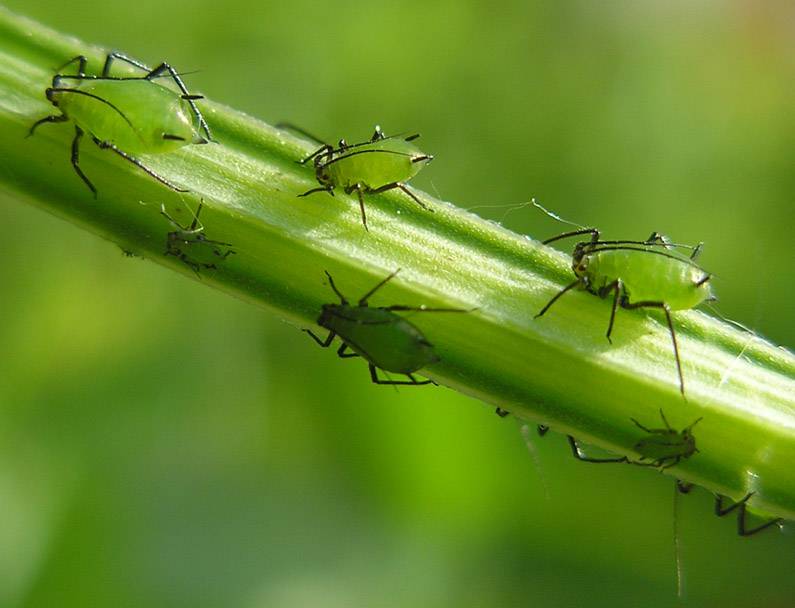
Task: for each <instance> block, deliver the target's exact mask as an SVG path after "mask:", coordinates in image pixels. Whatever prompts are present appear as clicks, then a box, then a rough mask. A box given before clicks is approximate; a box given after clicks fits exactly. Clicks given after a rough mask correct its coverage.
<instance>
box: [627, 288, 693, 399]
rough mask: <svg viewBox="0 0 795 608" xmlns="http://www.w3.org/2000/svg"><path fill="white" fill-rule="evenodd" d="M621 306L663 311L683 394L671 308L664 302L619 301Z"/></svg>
mask: <svg viewBox="0 0 795 608" xmlns="http://www.w3.org/2000/svg"><path fill="white" fill-rule="evenodd" d="M621 306H622V307H623V308H626V309H627V310H632V309H634V308H660V309H662V311H663V312H664V313H665V320H666V321H667V322H668V331H669V332H670V333H671V342H672V343H673V345H674V359H676V373H677V374H678V375H679V392H680V393H682V396H683V397H684V396H685V378H684V376H683V374H682V361H681V360H680V359H679V346H678V345H677V343H676V332H675V331H674V324H673V321H672V320H671V309H670V308H668V305H667V304H666V303H665V302H635V303H634V304H630V303H629V302H621Z"/></svg>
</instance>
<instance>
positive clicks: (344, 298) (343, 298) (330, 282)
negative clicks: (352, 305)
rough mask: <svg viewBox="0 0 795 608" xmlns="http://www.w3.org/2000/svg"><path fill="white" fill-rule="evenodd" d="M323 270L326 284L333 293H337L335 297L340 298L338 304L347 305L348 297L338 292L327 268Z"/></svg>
mask: <svg viewBox="0 0 795 608" xmlns="http://www.w3.org/2000/svg"><path fill="white" fill-rule="evenodd" d="M323 272H325V273H326V277H328V284H329V286H330V287H331V290H332V291H333V292H334V293H335V294H337V297H338V298H339V299H340V304H342V305H343V306H344V305H347V304H348V299H347V298H346V297H345V296H344V295H342V292H340V290H339V289H337V286H336V285H335V284H334V279H333V278H332V276H331V273H330V272H329V271H328V270H324V271H323Z"/></svg>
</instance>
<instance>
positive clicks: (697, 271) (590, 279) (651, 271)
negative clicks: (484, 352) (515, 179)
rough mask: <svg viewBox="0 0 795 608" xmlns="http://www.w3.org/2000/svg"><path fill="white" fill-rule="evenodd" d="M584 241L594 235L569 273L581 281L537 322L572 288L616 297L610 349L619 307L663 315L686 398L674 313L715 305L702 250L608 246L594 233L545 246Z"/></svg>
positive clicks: (577, 249)
mask: <svg viewBox="0 0 795 608" xmlns="http://www.w3.org/2000/svg"><path fill="white" fill-rule="evenodd" d="M537 206H538V205H537ZM539 207H540V206H539ZM542 209H543V208H542ZM553 217H555V218H556V219H559V218H557V216H553ZM583 235H590V237H591V238H590V239H589V240H587V241H580V242H578V243H577V244H576V245H575V246H574V252H573V254H572V264H571V267H572V270H573V271H574V274H575V275H576V277H577V279H576V280H575V281H573V282H572V283H570V284H569V285H567V286H566V287H564V288H563V289H562V290H561V291H559V292H558V293H557V294H556V295H555V296H554V297H553V298H552V299H551V300H550V301H549V302H548V303H547V304H546V305H545V306H544V307H543V308H542V309H541V310H540V311H539V313H538V314H537V315H536V316H535V318H538V317H541V316H542V315H544V313H546V312H547V311H548V310H549V308H550V307H551V306H552V305H553V304H554V303H555V302H557V301H558V299H559V298H560V297H561V296H562V295H563V294H565V293H566V292H567V291H569V290H571V289H574V288H578V289H584V290H586V291H588V292H590V293H592V294H594V295H597V296H599V297H600V298H606V297H608V296H612V299H613V305H612V308H611V311H610V322H609V323H608V325H607V334H606V335H607V340H608V341H609V342H611V343H612V340H611V334H612V332H613V323H614V321H615V317H616V310H617V309H618V307H619V306H621V308H625V309H628V310H632V309H636V308H654V309H657V310H661V311H662V312H663V314H664V315H665V320H666V323H667V325H668V331H669V332H670V334H671V342H672V343H673V350H674V359H675V361H676V371H677V375H678V377H679V390H680V392H681V393H682V395H683V396H684V394H685V381H684V376H683V374H682V363H681V360H680V358H679V346H678V344H677V341H676V332H675V331H674V324H673V320H672V317H671V313H672V311H677V310H688V309H691V308H695V307H696V306H698V305H699V304H701V303H702V302H705V301H708V300H713V299H714V296H713V295H712V289H711V286H710V279H711V278H712V275H711V274H710V273H708V272H706V271H705V270H704V269H702V268H701V267H700V266H699V265H698V264H697V263H696V258H697V257H698V254H699V253H700V252H701V248H702V244H701V243H699V244H698V245H696V246H695V247H691V246H688V245H676V244H673V243H671V242H670V241H669V240H668V239H667V238H665V237H663V236H662V235H660V234H659V233H657V232H653V233H652V234H651V236H649V238H648V239H646V240H645V241H629V240H617V241H606V240H602V239H601V238H600V236H601V235H600V233H599V230H597V229H596V228H580V229H578V230H573V231H570V232H564V233H563V234H559V235H557V236H554V237H552V238H550V239H547V240H545V241H543V243H544V244H545V245H547V244H549V243H553V242H555V241H558V240H561V239H566V238H572V237H578V236H583ZM675 248H687V249H688V250H690V255H689V256H687V257H686V256H683V255H681V254H679V253H678V252H677V251H676V250H675Z"/></svg>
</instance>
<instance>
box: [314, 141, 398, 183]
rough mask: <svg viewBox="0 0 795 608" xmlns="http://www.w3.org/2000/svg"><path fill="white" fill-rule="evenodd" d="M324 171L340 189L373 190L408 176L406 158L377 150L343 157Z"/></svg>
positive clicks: (338, 158)
mask: <svg viewBox="0 0 795 608" xmlns="http://www.w3.org/2000/svg"><path fill="white" fill-rule="evenodd" d="M327 168H328V171H329V173H330V175H331V176H332V179H334V181H335V183H336V184H338V185H339V186H340V187H342V188H348V187H350V186H353V185H355V184H361V185H363V186H365V187H367V188H369V189H371V190H374V189H376V188H380V187H381V186H385V185H386V184H391V183H393V182H401V181H405V180H407V179H409V178H411V176H412V172H411V170H412V167H411V159H410V158H409V157H407V156H401V155H395V154H392V153H390V152H385V151H381V150H356V151H352V152H350V153H345V154H343V155H341V156H338V157H337V158H336V159H334V161H332V162H331V163H330V164H329V165H328V167H327Z"/></svg>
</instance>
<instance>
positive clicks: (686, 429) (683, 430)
mask: <svg viewBox="0 0 795 608" xmlns="http://www.w3.org/2000/svg"><path fill="white" fill-rule="evenodd" d="M702 420H704V417H703V416H700V417H699V418H696V419H695V420H694V421H693V422H691V423H690V424H689V425H687V426H686V427H685V428H683V429H682V432H683V433H684V432H688V433H689V432H690V431H691V430H692V429H693V427H694V426H696V425H697V424H698V423H699V422H701V421H702ZM696 451H698V450H696Z"/></svg>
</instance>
